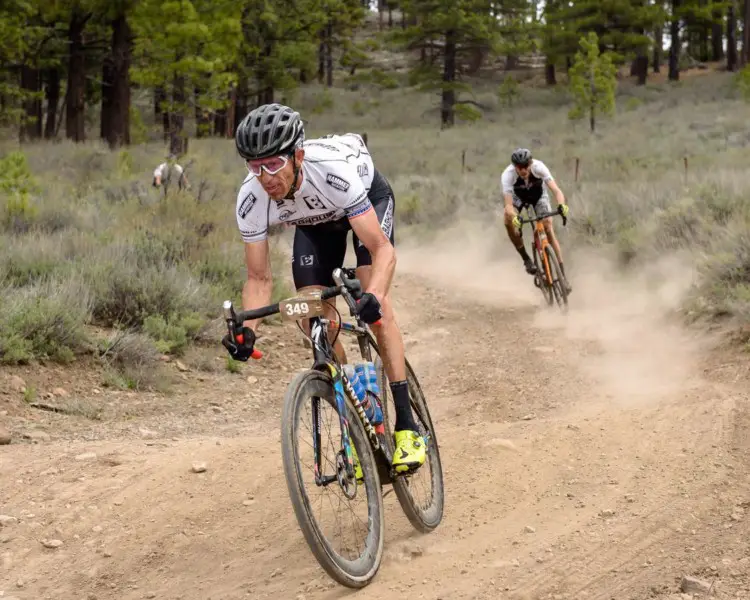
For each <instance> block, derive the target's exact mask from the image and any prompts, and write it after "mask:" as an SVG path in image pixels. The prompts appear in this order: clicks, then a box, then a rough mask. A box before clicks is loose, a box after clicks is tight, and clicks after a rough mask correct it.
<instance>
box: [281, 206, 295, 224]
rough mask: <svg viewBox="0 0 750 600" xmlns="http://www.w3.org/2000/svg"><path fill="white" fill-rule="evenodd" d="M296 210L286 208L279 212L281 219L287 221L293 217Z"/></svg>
mask: <svg viewBox="0 0 750 600" xmlns="http://www.w3.org/2000/svg"><path fill="white" fill-rule="evenodd" d="M295 212H297V211H295V210H289V209H286V210H284V211H282V212H280V213H279V221H286V220H287V219H288V218H289V217H291V216H292V215H293V214H294V213H295Z"/></svg>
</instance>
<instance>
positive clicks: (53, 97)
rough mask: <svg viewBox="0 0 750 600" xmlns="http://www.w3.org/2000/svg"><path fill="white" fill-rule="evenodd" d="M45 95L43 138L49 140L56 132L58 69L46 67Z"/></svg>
mask: <svg viewBox="0 0 750 600" xmlns="http://www.w3.org/2000/svg"><path fill="white" fill-rule="evenodd" d="M46 79H47V82H46V85H45V96H46V100H47V121H46V123H45V124H44V139H46V140H51V139H52V138H54V137H55V134H56V133H57V127H56V120H57V105H58V103H59V102H60V69H58V68H57V67H52V68H50V69H47V77H46Z"/></svg>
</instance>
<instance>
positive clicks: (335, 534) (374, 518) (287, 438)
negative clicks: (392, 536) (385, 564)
mask: <svg viewBox="0 0 750 600" xmlns="http://www.w3.org/2000/svg"><path fill="white" fill-rule="evenodd" d="M345 406H346V413H347V414H346V419H347V420H348V422H349V436H350V439H351V442H352V444H353V446H354V448H355V449H356V453H357V456H358V458H359V462H360V465H361V468H362V474H363V481H362V482H355V481H354V479H353V478H351V479H349V478H347V476H346V473H345V471H344V470H343V469H344V468H345V467H344V463H343V450H342V446H341V419H340V417H339V414H338V412H337V411H336V400H335V396H334V389H333V382H332V379H331V377H330V376H329V375H328V374H326V373H322V372H320V371H304V372H302V373H300V374H298V375H297V376H296V377H295V378H294V379H293V380H292V382H291V383H290V385H289V387H288V388H287V392H286V396H285V398H284V412H283V416H282V423H281V433H282V436H281V449H282V457H283V464H284V475H285V477H286V483H287V487H288V488H289V497H290V499H291V501H292V506H293V508H294V513H295V515H296V517H297V521H298V523H299V526H300V529H301V530H302V533H303V535H304V536H305V540H306V541H307V544H308V545H309V546H310V549H311V550H312V553H313V555H314V556H315V558H316V559H317V561H318V563H319V564H320V566H321V567H323V569H324V570H325V571H326V572H327V573H328V575H330V576H331V577H332V578H333V579H334V580H335V581H337V582H338V583H340V584H341V585H344V586H346V587H350V588H361V587H364V586H366V585H367V584H369V583H370V581H371V580H372V579H373V577H375V575H376V574H377V572H378V569H379V568H380V563H381V560H382V557H383V542H384V539H385V520H384V515H383V497H382V495H381V490H380V477H379V476H378V471H377V466H376V464H375V457H374V455H373V452H372V448H371V446H370V444H369V441H368V440H367V437H366V435H365V431H364V428H363V427H362V423H361V422H360V420H359V417H358V416H357V414H356V413H355V412H354V409H353V408H352V406H351V403H350V402H349V400H348V399H347V400H346V401H345ZM326 413H327V414H326ZM332 433H333V435H330V434H332ZM300 434H307V439H300ZM326 434H327V435H328V436H329V439H324V436H325V435H326ZM316 454H317V459H316ZM316 475H319V477H318V482H317V483H316ZM306 484H307V485H306ZM308 486H309V487H310V488H311V491H310V492H309V493H308V491H307V487H308ZM328 508H330V509H332V510H334V511H335V510H336V508H344V514H343V515H334V516H332V517H331V516H328V517H326V516H324V515H319V516H316V512H317V510H316V509H320V512H325V511H326V510H327V509H328ZM347 525H352V526H353V527H352V531H351V532H350V533H346V534H345V533H344V528H345V527H346V526H347ZM358 538H362V539H361V540H359V539H358Z"/></svg>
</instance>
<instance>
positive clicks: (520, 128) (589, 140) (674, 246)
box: [0, 73, 750, 387]
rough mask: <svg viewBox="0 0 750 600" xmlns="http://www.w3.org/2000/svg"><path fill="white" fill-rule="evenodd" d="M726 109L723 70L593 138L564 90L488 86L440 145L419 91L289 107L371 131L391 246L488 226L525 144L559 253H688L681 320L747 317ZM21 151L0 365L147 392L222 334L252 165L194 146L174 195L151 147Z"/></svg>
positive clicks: (636, 258)
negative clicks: (393, 236) (201, 342)
mask: <svg viewBox="0 0 750 600" xmlns="http://www.w3.org/2000/svg"><path fill="white" fill-rule="evenodd" d="M736 96H737V94H736V92H735V90H734V88H733V85H732V82H731V78H730V76H728V75H726V74H718V73H716V74H711V75H706V76H704V77H695V78H692V79H690V80H688V81H685V82H684V83H680V84H678V85H649V86H646V87H645V88H640V89H639V88H636V87H634V86H630V85H623V86H621V89H620V91H619V96H618V114H617V116H616V117H615V118H614V119H610V120H607V121H602V122H601V123H600V127H599V130H598V131H597V132H596V134H594V135H591V134H589V132H588V131H587V129H586V127H585V125H578V124H572V123H570V122H569V121H568V120H567V109H568V104H567V99H566V97H565V95H564V92H561V91H550V90H546V89H543V88H538V87H534V86H527V87H522V88H521V98H520V99H519V101H518V102H517V103H516V104H515V105H514V107H510V108H508V107H503V106H502V105H501V103H500V100H499V99H498V97H497V89H496V88H494V87H489V86H485V89H481V86H480V88H479V91H478V92H477V99H478V100H480V101H481V102H482V103H484V104H486V105H487V106H489V107H490V110H488V112H487V114H486V115H485V119H484V120H483V121H482V122H480V123H479V124H476V125H462V126H459V127H456V128H455V129H453V130H450V131H445V132H440V131H439V129H438V127H437V114H436V112H435V106H436V104H435V98H434V97H431V96H426V95H422V94H418V93H415V92H410V91H404V90H387V91H367V92H365V91H363V90H361V89H360V90H359V91H347V90H342V89H334V90H328V91H325V90H321V89H318V88H314V87H311V88H307V89H305V90H301V91H298V92H296V93H295V94H293V95H291V96H289V97H287V98H285V100H286V101H289V102H292V101H293V102H295V105H296V106H299V108H300V110H301V111H303V113H304V116H305V117H306V118H307V119H308V121H309V122H308V135H309V136H315V135H317V134H321V133H328V132H330V131H339V132H342V131H352V130H353V131H360V132H363V131H365V132H367V133H368V135H369V145H370V148H371V151H372V153H373V156H374V158H375V162H376V165H377V166H378V169H380V170H381V171H382V172H383V173H384V174H386V176H387V177H388V178H389V179H390V180H391V183H392V184H393V186H394V189H395V191H396V195H397V206H398V213H399V216H400V224H399V231H400V234H398V235H400V236H403V235H405V234H406V235H428V234H429V232H430V231H435V230H437V229H438V227H439V226H444V225H447V224H449V223H451V222H453V221H455V220H456V219H457V218H464V219H477V220H484V221H486V220H487V218H488V215H490V214H492V212H493V207H494V205H495V204H496V203H497V202H498V201H499V189H498V188H499V177H500V172H501V170H502V168H504V166H505V165H506V164H507V162H508V156H509V154H510V152H511V150H512V149H513V148H514V147H516V146H519V145H523V146H528V147H531V148H532V149H533V150H534V152H535V154H536V156H538V157H539V158H540V159H542V160H543V161H544V162H545V163H547V164H548V165H549V166H550V168H551V169H552V172H553V174H554V175H555V176H556V178H557V179H558V181H559V183H560V185H561V187H562V189H563V190H564V191H565V193H566V195H567V196H568V198H569V200H570V205H571V209H572V218H571V222H570V226H569V227H568V230H567V231H565V232H563V233H562V235H561V237H562V241H563V243H564V244H565V245H566V246H567V247H569V248H575V247H580V246H583V245H597V246H601V245H604V246H608V247H610V248H614V249H615V250H616V251H617V253H618V255H619V257H620V258H621V262H622V264H623V265H628V264H629V265H637V264H639V262H640V261H648V260H651V259H653V258H654V257H655V256H656V255H657V254H659V253H665V252H673V251H680V252H687V253H690V254H691V255H692V256H693V257H694V262H695V264H697V265H698V269H699V272H700V274H701V277H700V280H699V281H698V282H697V284H696V288H695V293H694V294H693V295H692V296H691V298H690V301H689V305H688V306H687V308H689V309H690V311H691V313H690V314H691V315H693V316H708V317H711V318H730V319H737V320H743V319H747V318H748V316H750V287H749V286H748V283H747V282H748V274H750V253H748V251H747V248H748V244H747V242H748V238H749V237H750V233H749V232H750V209H749V208H748V205H747V202H746V200H745V198H747V196H748V192H750V177H748V175H747V174H746V161H747V158H746V157H747V148H746V146H747V145H748V144H750V131H748V130H747V125H746V124H747V123H749V122H750V107H748V105H746V104H744V103H743V102H742V101H741V100H739V99H738V98H737V97H736ZM322 106H328V107H329V108H328V110H325V111H321V110H320V109H321V107H322ZM6 147H7V148H9V146H6ZM2 150H5V148H2ZM464 152H465V163H466V170H465V171H464V170H462V153H464ZM24 153H25V155H26V157H27V159H28V164H29V168H30V171H31V173H32V174H33V176H34V179H35V180H36V183H37V184H38V187H39V190H38V191H37V192H35V193H33V194H31V196H30V203H29V204H30V206H29V207H28V211H26V212H23V211H22V214H21V216H20V217H19V218H15V219H14V221H13V222H12V223H10V224H9V223H8V222H6V224H5V226H4V229H2V230H0V301H2V304H3V306H4V310H3V312H2V315H0V361H2V362H6V363H14V362H24V361H28V360H31V359H35V358H37V359H38V358H45V357H47V358H50V359H54V360H72V359H74V358H75V357H76V356H77V355H80V354H90V353H92V352H93V353H94V354H97V355H101V354H104V355H105V356H107V357H108V358H107V362H108V364H111V365H112V366H117V367H118V369H119V371H118V373H120V375H121V376H122V377H125V379H126V380H127V381H126V384H125V385H127V386H128V387H140V386H141V383H142V380H143V379H144V378H143V377H141V376H139V375H138V373H144V372H145V371H147V369H144V367H143V365H144V364H152V362H153V361H154V360H155V357H156V356H158V353H159V352H170V353H175V354H179V353H181V352H183V351H184V350H185V348H186V347H187V346H188V345H189V344H190V343H191V342H193V341H195V340H196V339H200V338H201V335H202V333H201V332H202V331H203V332H205V331H206V328H207V327H208V326H209V325H210V323H211V322H212V319H214V322H215V319H216V317H217V316H218V313H219V310H218V309H219V307H220V302H221V300H222V299H223V298H225V297H230V298H232V299H233V300H234V301H239V293H240V290H241V286H242V282H243V277H244V265H243V259H242V248H241V241H240V238H239V235H238V232H237V230H236V224H235V220H234V210H233V207H234V199H235V197H236V190H237V188H238V186H239V184H240V183H241V181H242V179H243V177H244V168H243V166H242V163H241V161H240V160H239V159H238V158H237V156H236V153H235V150H234V144H233V142H232V141H231V140H219V139H207V140H196V139H194V140H191V142H190V154H189V156H188V157H187V159H186V160H187V161H192V162H190V166H189V169H188V175H189V177H190V181H191V189H190V190H189V191H187V192H182V193H178V192H177V190H172V191H171V192H170V195H169V197H168V198H167V199H165V198H164V197H163V195H162V194H161V192H159V191H157V190H154V189H153V188H151V187H150V182H151V172H152V171H153V168H154V167H155V165H156V164H158V163H159V162H161V160H163V158H164V149H163V146H162V144H161V143H159V142H152V143H147V144H142V145H138V146H133V147H132V148H130V149H128V150H126V151H121V152H115V153H112V152H109V151H108V150H106V149H105V148H104V147H103V146H101V145H100V144H98V143H89V144H85V145H73V144H69V143H66V142H63V143H59V144H40V145H31V146H26V147H24ZM685 156H687V157H688V173H687V178H686V177H685V169H684V162H683V161H684V157H685ZM576 158H578V159H579V160H580V180H579V182H578V183H576V182H574V165H575V159H576ZM407 230H408V233H407ZM498 235H499V236H500V238H502V237H503V236H504V233H502V232H501V230H500V229H498ZM504 247H505V250H506V251H508V252H512V249H511V248H510V246H509V245H507V244H506V245H505V246H504ZM274 260H275V261H276V262H277V265H276V273H279V275H280V276H281V277H282V279H280V280H279V282H280V285H281V286H283V285H284V284H285V283H286V281H285V279H283V278H284V277H288V268H287V266H288V265H287V264H286V262H281V261H282V260H283V259H282V257H281V255H280V254H279V253H278V252H277V253H276V256H275V259H274ZM574 260H575V255H574V254H573V255H572V257H571V261H574ZM572 264H573V265H574V264H575V263H574V262H573V263H572ZM283 291H284V290H283V287H281V288H280V289H279V290H278V291H277V295H278V294H280V293H283ZM5 307H7V308H5ZM90 325H96V326H100V327H104V328H119V329H121V330H124V331H127V332H128V333H129V334H131V335H134V336H138V337H137V338H132V339H131V341H133V340H136V339H137V340H138V344H135V343H133V344H130V346H129V350H128V351H126V352H124V353H121V356H120V357H119V358H118V359H117V360H114V359H113V358H112V356H113V353H112V348H111V347H110V346H111V345H110V344H108V343H107V342H106V341H102V340H98V341H97V340H96V339H95V338H94V341H93V342H92V341H91V335H90V334H87V331H88V329H87V327H88V326H90ZM40 332H44V333H40ZM216 342H218V340H215V341H214V343H216ZM107 348H109V350H110V351H109V352H105V351H104V350H105V349H107ZM134 348H135V351H134V350H133V349H134ZM128 356H129V357H130V358H127V357H128ZM123 357H125V358H123ZM143 360H145V361H146V362H145V363H144V362H143ZM149 385H153V382H151V383H150V384H149Z"/></svg>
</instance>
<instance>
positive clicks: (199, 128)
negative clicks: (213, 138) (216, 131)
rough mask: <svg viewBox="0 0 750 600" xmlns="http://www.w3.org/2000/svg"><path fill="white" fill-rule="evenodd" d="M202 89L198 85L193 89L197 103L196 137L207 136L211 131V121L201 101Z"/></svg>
mask: <svg viewBox="0 0 750 600" xmlns="http://www.w3.org/2000/svg"><path fill="white" fill-rule="evenodd" d="M200 97H201V90H200V88H199V87H198V86H197V85H196V86H195V88H194V89H193V98H194V104H195V137H197V138H202V137H206V136H207V135H208V134H209V133H210V129H211V121H210V119H209V118H208V116H207V115H206V113H205V112H204V111H203V109H202V108H201V103H200Z"/></svg>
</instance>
